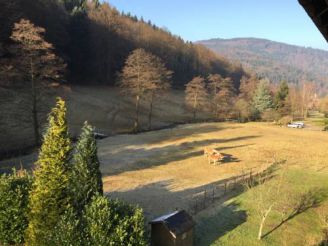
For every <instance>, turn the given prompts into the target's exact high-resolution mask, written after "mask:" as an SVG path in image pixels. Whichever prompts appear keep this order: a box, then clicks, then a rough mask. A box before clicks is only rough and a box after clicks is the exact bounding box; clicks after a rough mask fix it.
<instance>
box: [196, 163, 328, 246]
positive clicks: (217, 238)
mask: <svg viewBox="0 0 328 246" xmlns="http://www.w3.org/2000/svg"><path fill="white" fill-rule="evenodd" d="M286 182H287V184H288V189H289V192H293V193H297V192H299V193H302V192H305V193H306V191H314V192H313V193H312V195H313V196H314V197H315V198H316V199H318V201H319V202H318V204H316V205H315V206H309V207H307V208H306V209H305V211H304V212H300V213H299V214H297V215H296V216H295V217H292V218H291V219H290V220H288V221H286V222H284V223H282V224H281V223H280V222H281V217H280V214H279V213H277V212H276V211H274V212H272V213H271V214H270V215H269V217H268V219H267V221H266V224H265V227H264V233H263V234H264V238H263V239H262V240H261V241H259V240H257V233H258V230H259V222H260V218H259V217H258V215H257V206H256V202H257V201H256V199H254V197H256V195H257V192H258V191H257V188H253V189H251V190H248V191H247V192H242V193H241V194H239V195H237V196H235V197H233V198H232V199H230V200H228V201H226V202H225V203H224V204H222V205H220V206H216V207H213V208H212V209H208V210H207V211H203V212H201V213H200V214H199V215H198V216H197V222H198V223H197V226H196V235H195V242H196V245H245V246H246V245H279V246H280V245H295V246H296V245H297V246H298V245H318V242H320V240H321V237H322V224H321V220H320V216H321V213H320V211H322V210H323V211H324V212H325V213H326V214H328V203H327V196H328V175H327V174H322V173H319V172H315V171H304V170H301V169H299V168H291V169H290V170H288V171H287V173H286ZM282 196H284V194H282ZM277 199H278V200H279V199H281V197H277Z"/></svg>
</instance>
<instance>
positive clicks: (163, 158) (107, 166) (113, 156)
mask: <svg viewBox="0 0 328 246" xmlns="http://www.w3.org/2000/svg"><path fill="white" fill-rule="evenodd" d="M327 137H328V136H327V134H326V133H325V132H320V131H310V130H306V129H287V128H281V127H277V126H273V125H269V124H263V123H248V124H233V123H211V124H197V125H184V126H179V127H177V128H174V129H167V130H161V131H156V132H148V133H143V134H139V135H118V136H115V137H110V138H107V139H104V140H102V141H100V142H99V157H100V161H101V171H102V173H103V176H104V190H105V192H107V193H108V194H109V196H111V197H114V198H121V199H124V200H126V201H128V202H132V203H137V204H139V205H140V206H142V207H143V208H144V210H145V213H146V216H147V217H148V218H151V217H153V216H157V215H160V214H163V213H166V212H169V211H171V210H174V209H175V208H188V206H189V204H190V201H191V200H192V197H193V195H195V194H197V193H199V192H201V191H203V190H204V189H205V188H210V187H212V186H213V185H216V184H218V183H219V182H220V181H222V180H224V179H228V178H229V177H233V176H235V175H239V174H240V173H242V172H243V171H246V170H249V169H250V168H254V169H259V168H261V167H263V165H266V164H267V163H268V162H271V161H272V158H274V155H275V156H276V158H278V159H286V160H287V164H288V165H289V166H291V167H292V166H299V167H302V168H308V169H312V170H315V171H320V172H327V171H328V165H327V161H328V157H327V155H326V150H327V148H328V141H327ZM204 147H213V148H216V149H217V150H219V151H220V152H222V153H226V154H229V155H232V157H233V160H232V161H231V162H227V163H224V164H222V165H217V166H214V165H209V164H208V162H207V160H206V159H205V158H204V156H203V149H204Z"/></svg>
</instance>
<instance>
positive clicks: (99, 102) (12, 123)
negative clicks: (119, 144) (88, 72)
mask: <svg viewBox="0 0 328 246" xmlns="http://www.w3.org/2000/svg"><path fill="white" fill-rule="evenodd" d="M2 93H4V94H2ZM3 95H6V98H5V100H1V102H0V114H1V116H0V155H1V153H6V151H11V150H19V149H24V148H26V147H29V146H31V145H33V128H32V123H31V122H32V119H31V115H30V112H31V111H30V107H29V104H28V102H29V97H28V95H27V94H25V93H23V92H17V91H10V90H8V91H4V92H3V91H0V97H1V96H3ZM59 95H60V96H62V97H64V98H65V100H66V101H67V108H68V122H69V128H70V132H71V134H72V135H73V136H77V135H78V134H79V133H80V129H81V127H82V125H83V122H84V121H86V120H87V121H89V122H90V123H91V124H92V125H93V126H95V127H96V128H97V131H99V132H101V133H104V134H115V133H118V132H128V131H130V130H131V129H132V127H133V120H134V102H133V101H132V99H131V98H129V97H128V96H126V95H122V94H120V91H119V88H116V87H109V86H71V87H65V88H62V89H58V90H56V91H54V93H53V94H52V95H51V96H45V97H44V99H43V101H42V103H41V105H42V108H41V110H40V111H41V114H40V120H41V126H42V127H44V126H45V124H46V115H47V114H48V113H49V112H50V108H51V107H53V106H54V101H55V100H54V98H55V97H56V96H59ZM1 99H2V98H1ZM148 108H149V104H148V103H147V102H146V101H145V100H143V101H142V104H141V112H140V122H141V126H142V127H144V128H146V129H147V127H148ZM200 117H203V118H208V117H209V116H208V114H207V115H206V114H201V115H200ZM191 118H192V114H191V113H190V112H188V111H187V110H186V109H185V106H184V92H183V91H181V90H172V91H171V92H170V93H169V94H168V95H165V96H163V98H162V99H161V101H156V102H155V104H154V111H153V127H155V128H159V127H163V126H167V125H170V124H172V123H175V122H186V121H188V120H190V119H191ZM0 158H1V156H0Z"/></svg>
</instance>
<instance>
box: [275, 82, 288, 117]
mask: <svg viewBox="0 0 328 246" xmlns="http://www.w3.org/2000/svg"><path fill="white" fill-rule="evenodd" d="M288 94H289V87H288V84H287V82H286V81H285V80H283V81H281V82H280V85H279V89H278V91H277V93H276V95H275V98H274V105H275V109H276V110H277V111H278V112H280V113H287V112H286V111H289V110H288V102H287V97H288Z"/></svg>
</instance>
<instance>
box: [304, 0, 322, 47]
mask: <svg viewBox="0 0 328 246" xmlns="http://www.w3.org/2000/svg"><path fill="white" fill-rule="evenodd" d="M298 2H299V3H300V4H301V5H302V6H303V8H304V9H305V11H306V12H307V14H308V15H309V16H310V17H311V19H312V20H313V22H314V24H315V25H316V26H317V27H318V29H319V30H320V32H321V33H322V35H323V36H324V37H325V39H326V40H327V41H328V0H298Z"/></svg>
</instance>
